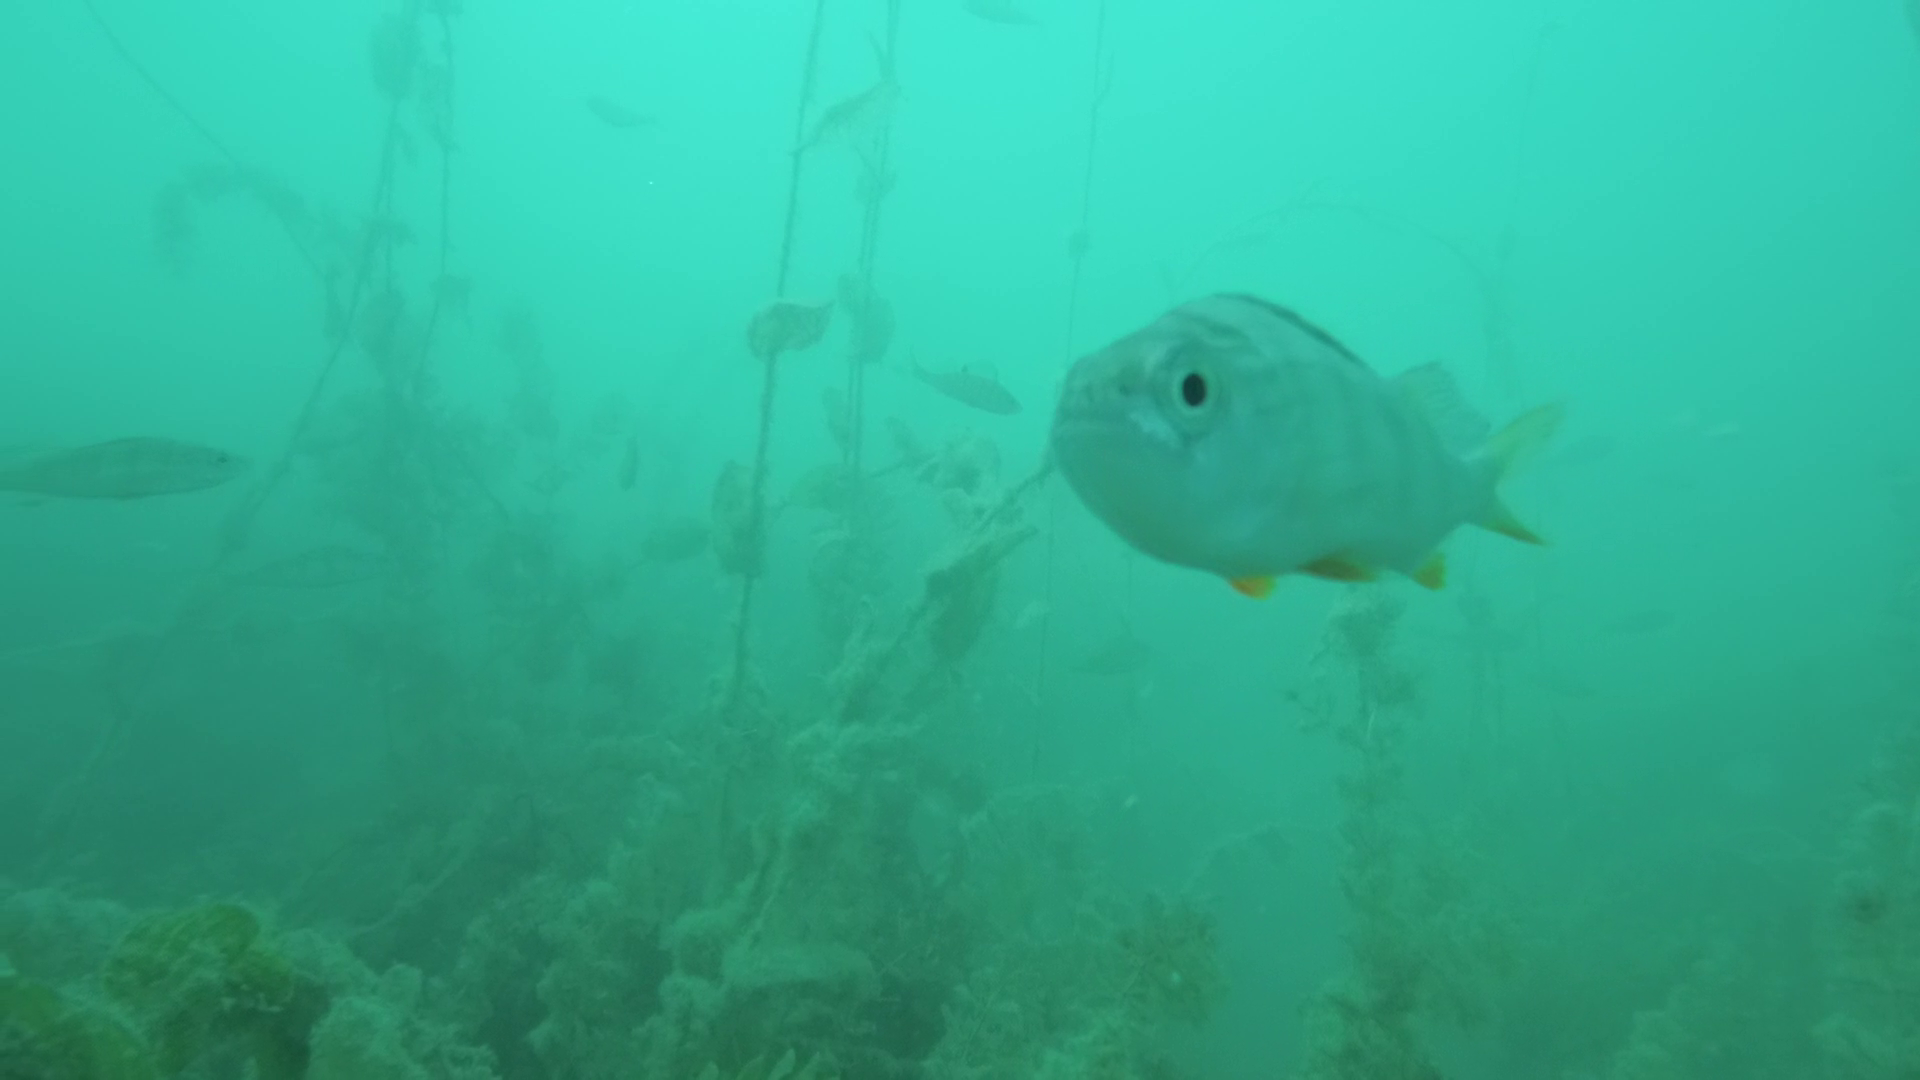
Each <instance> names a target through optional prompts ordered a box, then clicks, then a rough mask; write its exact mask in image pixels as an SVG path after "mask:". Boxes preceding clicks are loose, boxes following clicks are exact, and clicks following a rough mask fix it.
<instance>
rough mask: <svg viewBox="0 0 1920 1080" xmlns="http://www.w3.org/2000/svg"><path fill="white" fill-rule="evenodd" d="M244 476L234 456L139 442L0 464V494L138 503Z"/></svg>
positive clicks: (203, 448)
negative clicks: (7, 492)
mask: <svg viewBox="0 0 1920 1080" xmlns="http://www.w3.org/2000/svg"><path fill="white" fill-rule="evenodd" d="M246 470H247V462H246V460H245V459H244V458H242V457H240V456H239V455H238V454H230V453H228V452H226V451H225V450H217V449H215V448H213V447H210V446H195V445H193V444H191V443H183V442H176V441H174V440H172V439H157V438H149V437H144V436H143V437H138V438H131V439H114V440H113V441H111V442H103V443H94V444H93V445H91V446H81V447H76V448H75V449H72V450H55V451H50V452H48V453H43V454H36V455H33V456H30V457H25V458H20V459H16V460H11V461H6V462H3V463H0V491H18V492H24V493H27V494H30V495H46V496H51V497H53V498H58V499H144V498H147V497H149V496H152V495H177V494H180V493H182V492H188V491H200V490H203V489H205V488H211V487H218V486H220V485H221V484H224V483H226V482H227V481H229V480H232V479H234V478H235V477H238V476H240V475H241V474H242V473H244V472H246Z"/></svg>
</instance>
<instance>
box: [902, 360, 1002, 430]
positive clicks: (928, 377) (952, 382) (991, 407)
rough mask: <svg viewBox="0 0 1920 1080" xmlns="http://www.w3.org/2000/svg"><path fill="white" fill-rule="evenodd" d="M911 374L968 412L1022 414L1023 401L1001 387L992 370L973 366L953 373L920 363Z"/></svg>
mask: <svg viewBox="0 0 1920 1080" xmlns="http://www.w3.org/2000/svg"><path fill="white" fill-rule="evenodd" d="M908 370H909V371H910V372H911V373H912V374H913V377H914V378H916V379H919V380H920V381H921V382H923V383H925V384H927V385H928V386H931V387H932V388H933V389H934V390H936V391H938V392H939V393H940V394H941V395H943V396H945V397H947V398H950V399H951V400H954V401H957V402H959V403H960V404H962V405H965V406H967V407H968V408H972V409H978V410H980V411H981V412H984V413H992V414H993V415H995V416H1015V415H1018V414H1019V412H1020V402H1019V400H1018V399H1016V398H1015V397H1014V396H1013V394H1012V393H1010V392H1009V391H1008V390H1007V388H1006V387H1004V386H1002V385H1000V380H999V378H998V377H997V376H996V375H995V374H994V372H993V370H992V369H991V368H987V367H981V366H969V367H960V368H956V369H954V370H952V371H933V370H929V369H927V368H924V367H921V366H920V362H919V360H917V359H916V360H914V361H912V362H911V367H909V368H908Z"/></svg>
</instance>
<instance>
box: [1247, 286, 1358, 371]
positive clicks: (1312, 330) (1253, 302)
mask: <svg viewBox="0 0 1920 1080" xmlns="http://www.w3.org/2000/svg"><path fill="white" fill-rule="evenodd" d="M1219 298H1220V299H1222V300H1231V301H1234V302H1237V303H1241V304H1245V305H1247V306H1248V307H1251V308H1254V309H1256V310H1258V311H1260V312H1261V313H1262V314H1265V315H1268V316H1271V317H1273V318H1276V319H1279V320H1280V321H1282V322H1285V323H1288V324H1290V325H1292V326H1293V327H1295V328H1297V329H1299V330H1300V331H1302V332H1304V333H1305V334H1307V336H1309V337H1311V338H1313V339H1314V340H1315V341H1318V342H1319V343H1320V344H1322V345H1325V346H1326V347H1327V348H1329V349H1332V350H1333V351H1334V352H1336V353H1339V354H1340V355H1341V356H1344V357H1346V358H1347V359H1348V360H1351V361H1353V362H1354V363H1356V364H1358V365H1360V366H1361V367H1363V368H1364V367H1366V366H1367V362H1366V361H1365V360H1362V359H1360V358H1359V357H1358V356H1355V355H1354V354H1353V350H1352V349H1349V348H1347V347H1346V346H1345V345H1342V344H1340V341H1339V339H1338V338H1335V337H1334V336H1333V335H1332V334H1329V333H1327V332H1326V331H1325V330H1322V329H1320V328H1319V327H1318V326H1315V325H1314V324H1313V323H1310V322H1308V321H1307V320H1306V318H1305V317H1303V316H1302V315H1301V314H1300V313H1299V312H1297V311H1294V310H1293V309H1291V308H1285V307H1281V306H1280V305H1279V304H1276V303H1274V302H1273V301H1271V300H1262V299H1260V298H1259V297H1257V296H1253V295H1250V294H1248V293H1221V294H1219Z"/></svg>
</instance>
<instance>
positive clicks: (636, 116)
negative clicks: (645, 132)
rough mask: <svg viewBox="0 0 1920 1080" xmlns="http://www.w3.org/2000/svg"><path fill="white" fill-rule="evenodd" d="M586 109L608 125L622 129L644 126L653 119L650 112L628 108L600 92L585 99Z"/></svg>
mask: <svg viewBox="0 0 1920 1080" xmlns="http://www.w3.org/2000/svg"><path fill="white" fill-rule="evenodd" d="M587 111H588V112H590V113H592V114H593V115H594V117H595V118H596V119H598V120H599V121H600V122H601V123H603V124H605V125H607V126H608V127H610V128H619V129H621V130H623V131H625V130H630V129H632V128H638V127H646V126H647V125H649V124H651V123H653V121H654V118H653V116H652V115H651V114H649V113H643V112H639V111H638V110H635V109H631V108H628V107H627V106H625V105H622V104H620V103H619V102H617V101H615V100H613V99H612V98H609V97H605V96H602V95H600V94H595V95H594V96H592V97H590V98H588V99H587Z"/></svg>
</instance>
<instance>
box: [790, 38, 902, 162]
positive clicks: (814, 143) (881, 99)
mask: <svg viewBox="0 0 1920 1080" xmlns="http://www.w3.org/2000/svg"><path fill="white" fill-rule="evenodd" d="M876 51H877V46H876ZM899 98H900V86H899V84H898V83H896V82H894V81H893V75H892V73H891V72H887V73H884V74H882V75H881V76H880V79H879V81H877V82H875V83H874V84H873V85H872V86H869V87H867V88H866V89H865V90H862V91H860V92H859V93H857V94H854V95H852V96H851V97H846V98H842V99H840V100H839V101H836V102H834V103H833V104H832V105H829V106H827V108H826V110H825V111H824V112H822V113H821V114H820V118H819V119H818V120H816V121H814V123H813V128H812V129H811V130H810V131H809V132H808V133H807V137H806V139H804V140H803V141H802V142H801V143H800V146H799V148H798V150H797V152H798V153H803V154H804V153H806V152H807V151H808V150H812V149H814V148H816V147H820V146H833V145H848V146H859V145H862V144H864V143H867V142H870V141H871V140H872V139H873V137H874V136H875V135H876V134H878V133H879V131H880V130H881V128H883V127H884V126H885V125H886V122H887V118H888V117H889V116H891V115H892V113H893V106H894V103H895V102H897V101H898V100H899Z"/></svg>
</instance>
